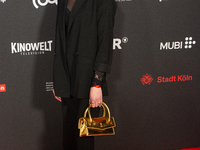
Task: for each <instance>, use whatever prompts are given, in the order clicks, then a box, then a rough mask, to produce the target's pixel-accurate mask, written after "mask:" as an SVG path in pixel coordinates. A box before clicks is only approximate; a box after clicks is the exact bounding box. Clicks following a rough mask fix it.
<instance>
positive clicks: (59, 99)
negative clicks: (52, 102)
mask: <svg viewBox="0 0 200 150" xmlns="http://www.w3.org/2000/svg"><path fill="white" fill-rule="evenodd" d="M53 95H54V97H55V98H56V99H57V100H58V101H59V102H62V100H61V97H58V96H56V95H55V91H54V89H53Z"/></svg>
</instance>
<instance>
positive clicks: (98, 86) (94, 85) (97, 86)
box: [93, 84, 101, 88]
mask: <svg viewBox="0 0 200 150" xmlns="http://www.w3.org/2000/svg"><path fill="white" fill-rule="evenodd" d="M93 87H95V88H100V87H101V86H100V85H96V84H93Z"/></svg>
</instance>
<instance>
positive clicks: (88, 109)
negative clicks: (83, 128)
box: [84, 102, 110, 122]
mask: <svg viewBox="0 0 200 150" xmlns="http://www.w3.org/2000/svg"><path fill="white" fill-rule="evenodd" d="M91 107H92V104H90V105H89V106H88V107H87V109H86V110H85V113H84V118H86V115H87V113H88V116H89V118H90V122H92V117H91V113H90V108H91ZM102 107H103V117H105V108H106V110H107V112H108V120H107V121H108V122H110V110H109V108H108V106H107V105H106V104H105V103H104V102H102Z"/></svg>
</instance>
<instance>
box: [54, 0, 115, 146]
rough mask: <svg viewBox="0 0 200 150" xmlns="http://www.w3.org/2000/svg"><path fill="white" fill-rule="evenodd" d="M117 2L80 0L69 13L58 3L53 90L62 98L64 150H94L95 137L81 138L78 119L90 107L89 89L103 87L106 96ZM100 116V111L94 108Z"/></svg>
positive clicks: (63, 2) (65, 1)
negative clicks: (97, 86) (95, 85)
mask: <svg viewBox="0 0 200 150" xmlns="http://www.w3.org/2000/svg"><path fill="white" fill-rule="evenodd" d="M115 11H116V2H115V1H114V0H77V1H76V3H75V5H74V6H73V9H72V11H71V12H70V11H69V9H67V0H59V1H58V11H57V12H58V14H57V27H56V49H55V57H54V90H55V94H56V96H59V97H62V112H63V146H64V149H65V150H94V137H82V138H80V137H79V130H78V119H79V118H80V117H83V114H84V111H85V109H86V108H87V107H88V105H89V99H88V98H89V90H90V87H91V86H93V85H94V84H97V85H101V87H102V91H103V96H105V95H107V84H106V73H107V72H109V71H110V65H111V60H112V51H113V50H112V40H113V36H112V33H113V25H114V14H115ZM91 113H92V116H98V113H99V108H95V109H92V111H91Z"/></svg>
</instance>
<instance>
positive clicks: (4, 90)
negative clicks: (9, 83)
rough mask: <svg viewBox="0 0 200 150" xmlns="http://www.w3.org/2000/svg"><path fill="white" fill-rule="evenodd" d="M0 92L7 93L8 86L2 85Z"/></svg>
mask: <svg viewBox="0 0 200 150" xmlns="http://www.w3.org/2000/svg"><path fill="white" fill-rule="evenodd" d="M0 92H6V85H5V84H0Z"/></svg>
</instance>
